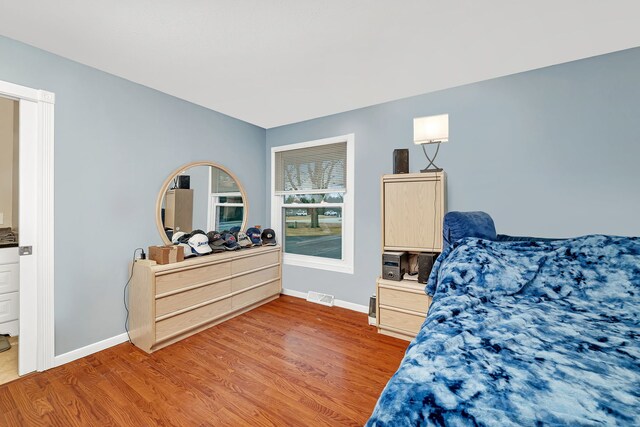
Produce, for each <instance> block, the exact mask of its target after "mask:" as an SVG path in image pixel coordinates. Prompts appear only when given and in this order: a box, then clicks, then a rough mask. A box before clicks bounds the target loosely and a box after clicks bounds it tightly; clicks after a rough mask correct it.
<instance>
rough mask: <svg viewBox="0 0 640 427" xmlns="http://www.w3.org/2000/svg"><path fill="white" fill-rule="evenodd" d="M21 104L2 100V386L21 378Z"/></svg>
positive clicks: (0, 247) (0, 372)
mask: <svg viewBox="0 0 640 427" xmlns="http://www.w3.org/2000/svg"><path fill="white" fill-rule="evenodd" d="M18 120H19V103H18V101H16V100H13V99H9V98H2V97H0V384H4V383H7V382H9V381H13V380H15V379H16V378H18V339H19V338H18V337H19V314H20V300H19V298H20V292H19V291H20V282H19V270H20V267H19V259H20V257H19V256H18V241H19V240H18V239H19V237H18V235H19V215H18V208H19V202H20V200H19V162H18V159H19V153H20V151H19V148H20V147H19V138H18V130H19V126H18Z"/></svg>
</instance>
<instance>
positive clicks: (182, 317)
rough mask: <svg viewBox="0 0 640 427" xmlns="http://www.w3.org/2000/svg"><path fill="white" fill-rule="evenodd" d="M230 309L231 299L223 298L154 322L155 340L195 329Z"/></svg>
mask: <svg viewBox="0 0 640 427" xmlns="http://www.w3.org/2000/svg"><path fill="white" fill-rule="evenodd" d="M229 311H231V299H230V298H227V299H223V300H221V301H218V302H214V303H212V304H208V305H205V306H204V307H200V308H196V309H194V310H191V311H187V312H186V313H182V314H178V315H176V316H173V317H170V318H168V319H165V320H161V321H159V322H157V323H156V342H157V341H162V340H164V339H167V338H171V337H172V336H174V335H178V334H180V333H183V332H187V331H189V330H191V329H195V328H197V327H199V326H202V325H204V324H206V323H208V322H211V321H213V320H215V319H216V318H218V317H220V316H222V315H224V314H225V313H228V312H229Z"/></svg>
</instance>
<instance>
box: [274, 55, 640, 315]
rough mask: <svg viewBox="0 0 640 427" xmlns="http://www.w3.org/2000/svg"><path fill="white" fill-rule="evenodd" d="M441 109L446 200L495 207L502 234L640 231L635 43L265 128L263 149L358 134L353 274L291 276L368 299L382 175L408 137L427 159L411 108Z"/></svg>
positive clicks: (639, 80) (420, 161)
mask: <svg viewBox="0 0 640 427" xmlns="http://www.w3.org/2000/svg"><path fill="white" fill-rule="evenodd" d="M445 66H446V65H445ZM372 90H375V88H372ZM439 113H449V121H450V142H449V143H447V144H443V145H442V147H441V150H440V154H439V157H438V162H437V164H438V165H439V166H441V167H443V168H444V169H445V170H446V172H447V178H448V189H447V197H448V208H449V210H484V211H486V212H489V213H490V214H491V215H492V216H493V218H494V220H495V222H496V227H497V229H498V232H500V233H506V234H520V235H522V234H525V235H538V236H558V237H561V236H562V237H564V236H576V235H583V234H590V233H607V234H620V235H640V220H639V219H638V218H639V212H640V166H639V161H640V48H636V49H631V50H627V51H623V52H618V53H613V54H609V55H604V56H600V57H595V58H591V59H586V60H582V61H576V62H572V63H567V64H563V65H558V66H554V67H549V68H544V69H540V70H535V71H531V72H526V73H521V74H516V75H512V76H508V77H503V78H499V79H494V80H489V81H484V82H480V83H477V84H471V85H467V86H462V87H457V88H453V89H448V90H443V91H440V92H435V93H430V94H425V95H421V96H416V97H412V98H407V99H403V100H399V101H395V102H389V103H385V104H380V105H376V106H373V107H369V108H363V109H359V110H354V111H350V112H346V113H342V114H336V115H332V116H328V117H323V118H319V119H316V120H311V121H306V122H302V123H297V124H293V125H289V126H283V127H279V128H274V129H269V130H267V153H269V149H270V147H273V146H278V145H285V144H291V143H296V142H303V141H310V140H315V139H319V138H326V137H331V136H337V135H343V134H348V133H352V132H353V133H355V139H356V156H355V169H356V170H355V186H356V189H355V199H356V202H355V218H356V221H355V222H356V230H355V235H356V243H355V274H353V275H348V274H339V273H332V272H327V271H321V270H312V269H307V268H302V267H293V266H285V267H284V283H283V286H284V287H285V288H289V289H294V290H298V291H303V292H306V291H307V290H316V291H320V292H326V293H329V294H334V295H335V296H336V298H339V299H343V300H346V301H350V302H354V303H358V304H367V300H368V297H369V296H370V295H371V294H373V293H374V291H375V278H376V277H377V276H378V275H379V274H380V188H379V185H380V184H379V180H380V176H381V175H383V174H385V173H391V171H392V161H391V157H392V151H393V149H394V148H409V150H410V169H411V172H418V171H419V169H421V168H423V167H424V166H425V165H426V162H425V158H424V155H423V153H422V151H421V149H420V147H417V146H414V145H413V143H412V139H413V129H412V126H413V123H412V119H413V118H414V117H419V116H426V115H432V114H439ZM266 167H267V171H268V172H269V173H270V159H269V158H267V161H266ZM265 188H266V189H267V191H268V190H269V187H268V186H266V187H265ZM269 204H270V200H267V205H269ZM267 209H268V210H267V212H270V210H269V209H270V207H269V206H267Z"/></svg>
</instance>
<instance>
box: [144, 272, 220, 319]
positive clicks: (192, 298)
mask: <svg viewBox="0 0 640 427" xmlns="http://www.w3.org/2000/svg"><path fill="white" fill-rule="evenodd" d="M230 292H231V281H230V280H225V281H223V282H218V283H213V284H211V285H207V286H202V287H200V288H196V289H191V290H190V291H184V292H180V293H178V294H173V295H170V296H168V297H164V298H159V299H157V300H156V317H160V316H164V315H165V314H169V313H173V312H174V311H178V310H182V309H184V308H187V307H191V306H194V305H196V304H200V303H203V302H206V301H209V300H212V299H215V298H218V297H221V296H223V295H228V294H229V293H230Z"/></svg>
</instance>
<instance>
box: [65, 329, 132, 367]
mask: <svg viewBox="0 0 640 427" xmlns="http://www.w3.org/2000/svg"><path fill="white" fill-rule="evenodd" d="M128 340H129V337H128V336H127V334H126V333H124V334H120V335H116V336H115V337H111V338H107V339H106V340H102V341H98V342H96V343H93V344H89V345H88V346H85V347H82V348H79V349H77V350H73V351H70V352H68V353H64V354H61V355H59V356H56V357H54V358H53V366H55V367H58V366H61V365H64V364H65V363H69V362H73V361H74V360H77V359H80V358H82V357H85V356H88V355H90V354H93V353H97V352H99V351H102V350H106V349H107V348H109V347H113V346H114V345H118V344H122V343H123V342H126V341H128Z"/></svg>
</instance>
